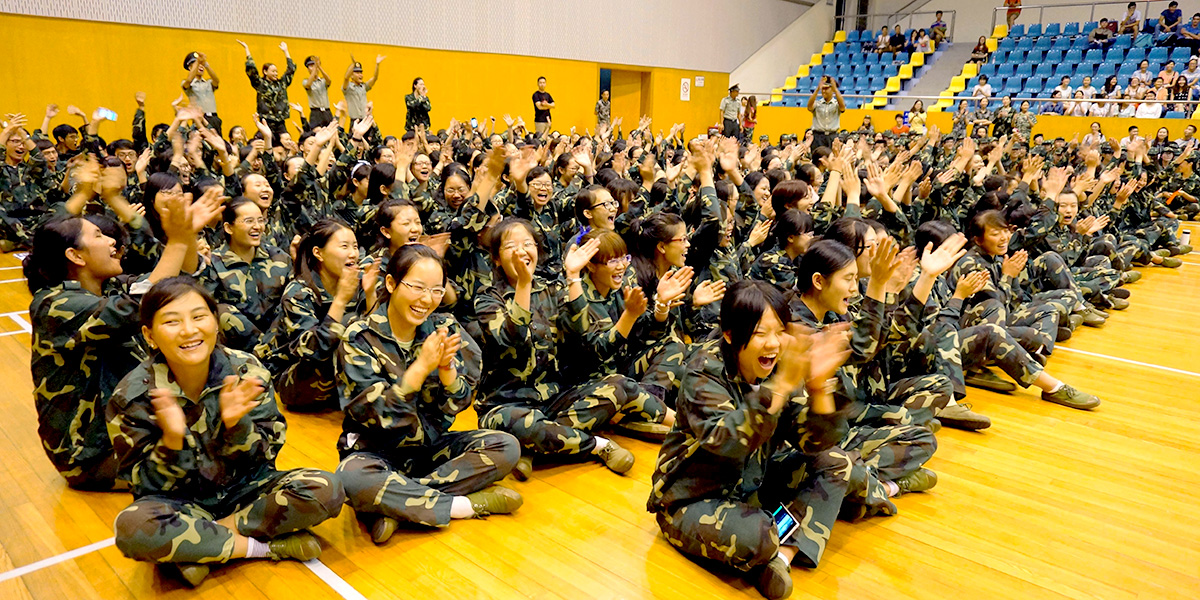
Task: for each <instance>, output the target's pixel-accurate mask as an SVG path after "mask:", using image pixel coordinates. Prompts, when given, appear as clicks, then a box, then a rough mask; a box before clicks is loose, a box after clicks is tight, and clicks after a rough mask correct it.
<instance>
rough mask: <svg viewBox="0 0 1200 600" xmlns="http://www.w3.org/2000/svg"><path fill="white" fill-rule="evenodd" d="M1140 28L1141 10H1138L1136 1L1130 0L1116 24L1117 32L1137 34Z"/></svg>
mask: <svg viewBox="0 0 1200 600" xmlns="http://www.w3.org/2000/svg"><path fill="white" fill-rule="evenodd" d="M1141 29H1142V11H1140V10H1138V7H1137V2H1130V3H1129V6H1128V7H1127V8H1126V10H1125V16H1124V17H1122V18H1121V22H1120V23H1119V24H1117V33H1118V34H1120V35H1124V34H1126V33H1129V34H1133V35H1137V34H1138V32H1139V31H1141Z"/></svg>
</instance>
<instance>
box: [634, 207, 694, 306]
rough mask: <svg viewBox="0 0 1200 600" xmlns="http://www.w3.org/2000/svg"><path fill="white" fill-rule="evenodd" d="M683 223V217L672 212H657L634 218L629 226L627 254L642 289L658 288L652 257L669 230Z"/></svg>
mask: <svg viewBox="0 0 1200 600" xmlns="http://www.w3.org/2000/svg"><path fill="white" fill-rule="evenodd" d="M680 225H683V219H682V218H680V217H679V215H676V214H674V213H668V212H658V213H654V214H653V215H650V216H649V217H646V218H644V219H636V220H635V221H634V222H633V223H632V224H630V226H629V235H630V238H631V239H630V240H628V242H629V254H630V255H631V256H632V257H633V263H632V265H633V270H634V272H635V273H636V274H637V279H638V285H640V286H641V288H642V289H643V290H655V289H658V270H657V269H656V268H655V266H654V257H655V253H656V252H657V248H658V245H659V244H660V243H664V242H669V241H671V238H672V237H673V235H672V233H671V230H672V229H674V228H676V227H678V226H680Z"/></svg>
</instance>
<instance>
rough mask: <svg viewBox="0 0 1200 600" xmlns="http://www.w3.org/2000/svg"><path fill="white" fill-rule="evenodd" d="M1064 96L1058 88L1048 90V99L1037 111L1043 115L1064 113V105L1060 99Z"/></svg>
mask: <svg viewBox="0 0 1200 600" xmlns="http://www.w3.org/2000/svg"><path fill="white" fill-rule="evenodd" d="M1064 97H1065V96H1063V95H1062V92H1060V91H1058V90H1054V91H1053V92H1050V101H1049V102H1046V103H1045V104H1043V105H1042V108H1041V110H1040V111H1039V112H1041V114H1043V115H1061V114H1064V113H1065V112H1066V107H1065V106H1064V105H1063V101H1062V99H1063V98H1064Z"/></svg>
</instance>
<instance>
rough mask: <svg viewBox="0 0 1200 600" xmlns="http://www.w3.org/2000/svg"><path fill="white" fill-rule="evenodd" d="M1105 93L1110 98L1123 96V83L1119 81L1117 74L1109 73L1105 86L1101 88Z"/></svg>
mask: <svg viewBox="0 0 1200 600" xmlns="http://www.w3.org/2000/svg"><path fill="white" fill-rule="evenodd" d="M1100 91H1102V92H1104V95H1105V96H1106V97H1108V98H1112V99H1114V100H1115V99H1117V98H1120V97H1121V85H1120V84H1119V83H1117V76H1116V75H1109V76H1108V79H1105V80H1104V87H1102V88H1100Z"/></svg>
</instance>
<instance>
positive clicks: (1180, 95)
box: [1170, 77, 1192, 112]
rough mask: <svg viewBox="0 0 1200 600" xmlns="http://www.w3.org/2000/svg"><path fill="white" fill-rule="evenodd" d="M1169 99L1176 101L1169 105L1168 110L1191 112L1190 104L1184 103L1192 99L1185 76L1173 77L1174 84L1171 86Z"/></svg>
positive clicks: (1189, 86)
mask: <svg viewBox="0 0 1200 600" xmlns="http://www.w3.org/2000/svg"><path fill="white" fill-rule="evenodd" d="M1171 99H1172V100H1174V101H1175V102H1176V103H1175V104H1174V105H1172V106H1171V109H1170V110H1177V111H1180V112H1191V111H1190V110H1189V109H1190V108H1191V105H1189V104H1184V103H1185V102H1188V101H1190V100H1191V99H1192V86H1191V85H1189V84H1188V80H1187V78H1186V77H1178V78H1176V79H1175V85H1174V86H1172V87H1171Z"/></svg>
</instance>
